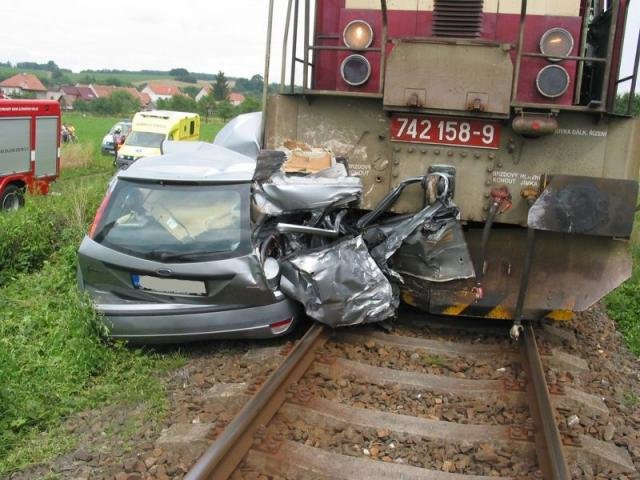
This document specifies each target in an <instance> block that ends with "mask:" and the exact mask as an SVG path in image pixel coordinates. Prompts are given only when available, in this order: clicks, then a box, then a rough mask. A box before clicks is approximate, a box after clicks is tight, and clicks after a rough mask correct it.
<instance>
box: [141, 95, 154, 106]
mask: <svg viewBox="0 0 640 480" xmlns="http://www.w3.org/2000/svg"><path fill="white" fill-rule="evenodd" d="M139 94H140V102H142V105H149V104H150V103H151V97H150V96H149V94H148V93H145V92H139Z"/></svg>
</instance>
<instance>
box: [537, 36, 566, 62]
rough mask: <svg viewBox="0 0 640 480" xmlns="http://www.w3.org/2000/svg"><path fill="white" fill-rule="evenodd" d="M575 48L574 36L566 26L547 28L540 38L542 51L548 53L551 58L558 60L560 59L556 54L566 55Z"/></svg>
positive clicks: (554, 60)
mask: <svg viewBox="0 0 640 480" xmlns="http://www.w3.org/2000/svg"><path fill="white" fill-rule="evenodd" d="M571 50H573V37H572V36H571V34H570V33H569V32H568V31H567V30H565V29H564V28H552V29H550V30H547V31H546V32H545V33H544V35H542V38H541V39H540V51H541V52H542V54H543V55H548V56H549V60H551V61H552V62H557V61H559V60H560V59H559V58H554V57H555V56H560V57H566V56H567V55H569V54H570V53H571Z"/></svg>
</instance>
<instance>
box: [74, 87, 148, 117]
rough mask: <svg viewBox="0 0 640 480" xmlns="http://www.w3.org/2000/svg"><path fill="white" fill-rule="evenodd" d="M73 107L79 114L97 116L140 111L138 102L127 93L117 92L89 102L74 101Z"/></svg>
mask: <svg viewBox="0 0 640 480" xmlns="http://www.w3.org/2000/svg"><path fill="white" fill-rule="evenodd" d="M73 107H74V109H75V110H77V111H79V112H91V113H96V114H98V115H129V114H131V113H133V112H135V111H136V110H139V109H140V102H139V101H138V99H137V98H135V97H133V96H132V95H131V94H130V93H129V92H125V91H123V90H119V91H115V92H113V93H112V94H111V95H109V96H108V97H106V98H105V97H103V98H97V99H95V100H91V101H89V102H87V101H83V100H76V102H75V103H74V104H73Z"/></svg>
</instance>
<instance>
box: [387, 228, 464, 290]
mask: <svg viewBox="0 0 640 480" xmlns="http://www.w3.org/2000/svg"><path fill="white" fill-rule="evenodd" d="M391 263H392V266H393V269H394V270H395V271H396V272H397V273H399V274H401V275H407V276H411V277H414V278H417V279H420V280H426V281H429V282H449V281H452V280H462V279H466V278H473V277H475V270H474V268H473V262H472V261H471V256H470V255H469V248H468V247H467V242H466V240H465V238H464V232H463V231H462V227H461V226H460V222H458V220H456V219H455V218H451V219H449V220H446V221H443V222H441V223H440V224H439V225H437V226H436V229H435V231H431V232H425V231H424V229H417V230H415V231H414V232H413V233H412V234H411V235H409V236H408V237H407V238H406V239H405V240H404V242H403V244H402V245H401V246H400V248H399V249H398V251H397V252H396V253H395V255H394V256H393V257H392V258H391Z"/></svg>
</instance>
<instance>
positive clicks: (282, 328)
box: [269, 318, 293, 335]
mask: <svg viewBox="0 0 640 480" xmlns="http://www.w3.org/2000/svg"><path fill="white" fill-rule="evenodd" d="M291 322H293V318H287V319H286V320H281V321H279V322H275V323H272V324H270V325H269V328H270V329H271V333H272V334H274V335H279V334H281V333H284V332H286V331H287V330H288V329H289V327H290V326H291Z"/></svg>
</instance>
